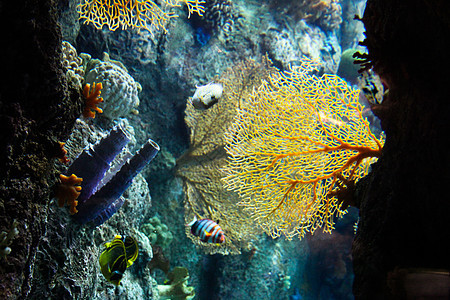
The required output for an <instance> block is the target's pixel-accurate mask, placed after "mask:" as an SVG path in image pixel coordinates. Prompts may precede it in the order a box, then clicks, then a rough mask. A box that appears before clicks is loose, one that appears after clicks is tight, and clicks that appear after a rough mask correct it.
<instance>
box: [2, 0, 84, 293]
mask: <svg viewBox="0 0 450 300" xmlns="http://www.w3.org/2000/svg"><path fill="white" fill-rule="evenodd" d="M55 7H56V5H55V1H52V0H50V1H47V0H44V1H35V0H30V1H29V0H25V1H2V2H1V4H0V20H1V21H0V22H1V26H0V28H1V29H0V30H1V37H2V45H1V47H0V57H1V70H2V73H3V76H2V79H1V80H0V86H1V87H0V128H1V133H0V137H1V142H0V147H1V148H0V180H1V185H0V232H1V231H5V232H8V231H9V229H10V227H11V224H12V223H13V220H14V219H15V220H16V221H17V222H18V227H17V229H18V230H19V234H18V235H17V237H16V238H15V239H14V240H13V243H12V244H11V245H10V246H9V247H10V248H11V249H12V252H11V253H10V254H9V255H8V256H7V257H6V258H0V298H2V299H14V298H18V299H24V298H26V297H27V296H28V293H29V291H30V289H31V273H32V271H33V266H34V263H35V255H36V249H37V247H38V245H39V242H40V239H41V236H42V234H43V232H44V231H45V219H46V216H47V203H49V199H50V195H51V187H52V186H53V184H54V182H55V179H56V169H55V168H54V163H55V156H57V154H58V144H57V141H64V139H65V138H67V137H68V134H69V131H70V129H71V128H72V126H73V123H74V121H75V119H76V117H77V116H78V115H79V114H80V113H81V98H80V94H79V91H77V90H75V89H73V88H71V86H70V84H69V83H68V82H67V80H66V78H65V75H64V73H63V68H62V63H61V35H60V30H59V28H58V25H57V22H56V15H55V13H56V11H55Z"/></svg>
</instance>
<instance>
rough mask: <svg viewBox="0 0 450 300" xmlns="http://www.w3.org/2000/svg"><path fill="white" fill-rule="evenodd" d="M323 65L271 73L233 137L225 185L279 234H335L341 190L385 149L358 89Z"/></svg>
mask: <svg viewBox="0 0 450 300" xmlns="http://www.w3.org/2000/svg"><path fill="white" fill-rule="evenodd" d="M317 67H318V64H317V63H315V62H313V61H311V60H308V59H306V58H304V59H303V60H302V65H301V66H300V67H292V68H291V69H290V70H288V71H286V72H279V73H276V74H274V75H271V76H270V78H269V80H268V81H267V82H263V84H262V85H261V86H260V87H259V88H258V89H257V90H255V91H254V92H253V94H252V96H251V99H250V103H249V105H246V106H245V107H244V108H243V109H242V110H241V111H240V112H239V113H238V116H237V117H236V121H235V123H234V124H233V125H232V126H231V127H230V129H229V131H228V132H227V135H226V143H227V145H226V150H227V152H228V154H229V158H228V164H227V165H226V166H225V168H224V171H225V172H226V177H225V178H224V179H223V180H224V182H225V186H226V187H227V188H229V189H231V190H235V191H237V192H238V193H239V194H240V196H241V197H242V200H241V202H240V204H241V205H243V206H244V207H245V208H246V209H247V210H248V211H249V212H250V214H251V215H252V217H253V219H254V220H255V221H256V223H257V224H259V225H260V226H261V227H262V228H263V229H264V230H265V231H266V232H267V233H268V234H270V235H271V236H272V237H274V238H275V237H278V236H280V235H285V236H286V237H287V238H288V239H291V238H292V237H293V236H295V235H299V237H300V238H301V237H303V236H304V235H305V233H306V232H311V233H314V231H315V230H316V229H317V228H320V227H323V230H324V231H325V232H331V230H332V229H333V227H334V218H335V217H339V216H342V215H343V214H344V213H345V212H346V210H345V207H346V204H343V203H342V202H340V201H339V200H338V199H337V196H338V195H339V194H342V193H341V192H340V191H342V190H343V189H345V188H346V187H349V186H350V185H351V183H353V182H354V181H356V180H357V179H359V178H361V177H363V176H365V175H366V174H367V173H368V171H369V165H370V163H371V162H373V161H374V160H375V158H376V157H378V156H379V155H380V153H381V149H382V146H383V141H382V140H380V139H378V138H377V137H375V136H374V135H373V134H372V133H371V131H370V129H369V123H368V121H367V120H366V119H365V118H364V117H363V115H362V111H363V107H362V105H361V104H360V103H359V102H358V95H359V90H354V89H352V88H351V87H350V86H348V85H347V83H346V82H345V81H344V80H342V79H341V78H339V77H338V76H335V75H329V74H325V75H322V76H321V77H318V76H316V75H313V74H312V73H313V71H316V70H317Z"/></svg>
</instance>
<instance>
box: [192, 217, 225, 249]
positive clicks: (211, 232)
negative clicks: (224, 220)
mask: <svg viewBox="0 0 450 300" xmlns="http://www.w3.org/2000/svg"><path fill="white" fill-rule="evenodd" d="M187 226H191V233H192V234H193V235H195V236H198V237H199V238H200V240H201V241H202V242H205V243H213V244H222V243H223V242H224V241H225V234H224V232H223V230H222V228H220V226H219V224H217V223H216V222H214V221H212V220H209V219H201V220H197V217H194V220H193V221H192V222H191V223H189V224H188V225H187Z"/></svg>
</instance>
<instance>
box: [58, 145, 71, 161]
mask: <svg viewBox="0 0 450 300" xmlns="http://www.w3.org/2000/svg"><path fill="white" fill-rule="evenodd" d="M65 144H66V143H62V142H58V145H59V148H60V151H59V153H58V159H59V161H60V162H62V163H63V164H67V163H68V162H69V159H68V158H67V156H66V154H67V150H66V149H64V145H65Z"/></svg>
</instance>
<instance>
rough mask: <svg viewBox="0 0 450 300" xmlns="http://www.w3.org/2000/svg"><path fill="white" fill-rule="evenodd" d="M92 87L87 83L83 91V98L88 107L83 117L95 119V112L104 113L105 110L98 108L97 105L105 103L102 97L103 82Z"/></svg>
mask: <svg viewBox="0 0 450 300" xmlns="http://www.w3.org/2000/svg"><path fill="white" fill-rule="evenodd" d="M92 86H93V87H92V88H91V85H90V84H89V83H87V84H86V85H85V86H84V89H83V96H84V97H85V98H86V106H85V108H84V111H83V116H85V117H86V118H95V112H98V113H102V112H103V110H102V109H101V108H98V107H97V105H98V104H99V103H101V102H103V98H101V97H100V94H101V93H102V88H103V85H102V83H101V82H99V83H97V84H95V82H94V83H93V84H92Z"/></svg>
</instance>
